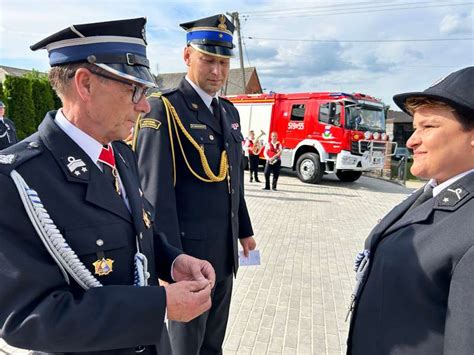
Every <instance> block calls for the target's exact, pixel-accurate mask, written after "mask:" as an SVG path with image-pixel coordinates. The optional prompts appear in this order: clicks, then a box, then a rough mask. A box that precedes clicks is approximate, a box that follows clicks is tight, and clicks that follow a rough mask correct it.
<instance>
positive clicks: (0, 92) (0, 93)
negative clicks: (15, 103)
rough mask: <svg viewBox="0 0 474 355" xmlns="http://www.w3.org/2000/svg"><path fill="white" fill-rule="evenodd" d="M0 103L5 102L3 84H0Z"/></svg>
mask: <svg viewBox="0 0 474 355" xmlns="http://www.w3.org/2000/svg"><path fill="white" fill-rule="evenodd" d="M0 101H2V102H5V101H6V100H5V95H4V93H3V84H2V83H0Z"/></svg>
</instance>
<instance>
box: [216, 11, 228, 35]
mask: <svg viewBox="0 0 474 355" xmlns="http://www.w3.org/2000/svg"><path fill="white" fill-rule="evenodd" d="M225 20H226V17H225V16H224V15H220V16H219V22H220V23H219V24H218V25H217V28H218V29H220V30H222V31H227V26H226V24H225Z"/></svg>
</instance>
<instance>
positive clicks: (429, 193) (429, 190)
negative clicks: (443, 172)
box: [407, 185, 433, 212]
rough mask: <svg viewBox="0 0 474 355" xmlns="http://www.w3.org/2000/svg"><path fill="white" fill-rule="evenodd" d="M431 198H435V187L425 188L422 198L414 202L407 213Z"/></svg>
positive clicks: (419, 197)
mask: <svg viewBox="0 0 474 355" xmlns="http://www.w3.org/2000/svg"><path fill="white" fill-rule="evenodd" d="M430 198H433V186H431V185H427V186H426V187H425V191H423V193H422V194H421V195H420V196H418V198H417V199H416V200H415V202H413V204H412V205H411V206H410V208H409V209H408V211H407V212H409V211H411V210H412V209H414V208H415V207H418V206H419V205H421V204H422V203H424V202H426V201H428V200H429V199H430Z"/></svg>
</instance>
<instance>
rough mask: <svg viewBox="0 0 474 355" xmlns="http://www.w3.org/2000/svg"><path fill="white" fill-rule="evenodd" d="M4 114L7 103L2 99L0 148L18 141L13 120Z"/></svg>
mask: <svg viewBox="0 0 474 355" xmlns="http://www.w3.org/2000/svg"><path fill="white" fill-rule="evenodd" d="M4 115H5V104H4V103H3V102H2V101H0V150H2V149H5V148H8V147H9V146H11V145H13V144H15V143H16V142H18V138H17V136H16V129H15V125H14V124H13V121H12V120H10V119H8V118H7V117H5V116H4Z"/></svg>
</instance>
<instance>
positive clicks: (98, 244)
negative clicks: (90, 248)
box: [95, 239, 104, 247]
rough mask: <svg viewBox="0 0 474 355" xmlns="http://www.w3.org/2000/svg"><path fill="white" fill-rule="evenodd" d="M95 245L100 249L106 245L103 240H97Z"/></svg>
mask: <svg viewBox="0 0 474 355" xmlns="http://www.w3.org/2000/svg"><path fill="white" fill-rule="evenodd" d="M95 244H97V246H98V247H101V246H102V245H104V241H103V240H102V239H97V240H96V241H95Z"/></svg>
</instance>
